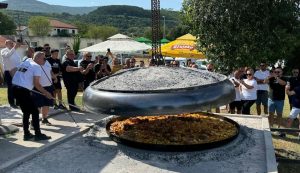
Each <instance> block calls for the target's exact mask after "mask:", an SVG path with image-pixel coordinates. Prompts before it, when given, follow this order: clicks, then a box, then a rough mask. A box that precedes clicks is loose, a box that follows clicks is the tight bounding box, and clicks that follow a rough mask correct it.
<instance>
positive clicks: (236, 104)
mask: <svg viewBox="0 0 300 173" xmlns="http://www.w3.org/2000/svg"><path fill="white" fill-rule="evenodd" d="M233 75H234V76H233V77H231V78H230V79H229V80H230V81H231V82H232V84H233V85H234V88H235V99H234V101H233V102H231V103H229V109H230V113H231V114H235V113H237V114H241V113H242V98H241V92H240V82H239V79H240V71H239V70H236V71H234V73H233ZM235 110H236V111H235Z"/></svg>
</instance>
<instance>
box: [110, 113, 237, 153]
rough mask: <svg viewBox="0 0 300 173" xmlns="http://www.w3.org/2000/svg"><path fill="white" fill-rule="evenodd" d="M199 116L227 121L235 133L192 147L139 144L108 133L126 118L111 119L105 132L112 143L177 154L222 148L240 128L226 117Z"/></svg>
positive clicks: (232, 138)
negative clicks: (232, 126) (225, 137)
mask: <svg viewBox="0 0 300 173" xmlns="http://www.w3.org/2000/svg"><path fill="white" fill-rule="evenodd" d="M201 114H206V115H209V116H213V117H216V118H219V119H223V120H224V121H227V122H229V123H231V124H233V125H234V126H235V127H236V130H237V133H236V134H235V135H234V136H231V137H229V138H227V139H224V140H220V141H215V142H210V143H202V144H193V145H161V144H148V143H141V142H136V141H132V140H128V139H124V138H122V137H119V136H118V135H116V134H114V133H111V132H110V125H111V124H112V123H113V122H115V121H117V120H124V119H126V118H128V117H117V118H113V119H111V120H110V121H109V122H108V123H107V124H106V132H107V134H108V135H109V137H110V138H111V139H112V140H113V141H115V142H117V143H120V144H124V145H127V146H130V147H134V148H140V149H146V150H153V151H177V152H183V151H200V150H205V149H211V148H216V147H220V146H223V145H225V144H227V143H229V142H230V141H232V140H234V139H235V138H236V137H237V136H238V135H239V132H240V126H239V124H238V123H237V122H235V121H233V120H232V119H229V118H227V117H223V116H220V115H215V114H208V113H201Z"/></svg>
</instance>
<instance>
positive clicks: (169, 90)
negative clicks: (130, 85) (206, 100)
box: [91, 67, 227, 93]
mask: <svg viewBox="0 0 300 173" xmlns="http://www.w3.org/2000/svg"><path fill="white" fill-rule="evenodd" d="M166 68H171V67H166ZM181 68H182V67H181ZM138 69H140V68H132V69H128V70H124V71H122V72H119V73H115V74H113V75H111V76H106V77H104V78H101V79H99V80H97V81H95V82H94V83H92V84H91V88H93V89H94V90H97V91H106V92H113V93H165V92H178V91H179V92H180V91H187V90H198V89H201V88H207V87H211V86H215V85H220V84H221V83H224V82H226V79H227V77H226V76H223V78H222V79H220V81H218V82H215V83H211V84H206V85H198V86H191V87H185V88H172V89H158V90H113V89H99V88H95V87H94V85H96V84H98V83H100V82H102V81H104V80H106V79H108V78H110V77H113V76H117V75H121V74H123V73H125V72H127V71H135V70H138ZM189 70H193V71H197V70H195V69H192V68H191V69H189Z"/></svg>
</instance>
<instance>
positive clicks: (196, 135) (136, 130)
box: [109, 113, 238, 145]
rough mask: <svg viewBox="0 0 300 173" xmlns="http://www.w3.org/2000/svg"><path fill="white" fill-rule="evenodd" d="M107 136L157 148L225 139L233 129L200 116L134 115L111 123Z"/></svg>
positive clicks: (230, 125) (220, 121)
mask: <svg viewBox="0 0 300 173" xmlns="http://www.w3.org/2000/svg"><path fill="white" fill-rule="evenodd" d="M109 133H111V134H114V135H116V136H117V137H119V138H123V139H126V140H130V141H136V142H140V143H147V144H160V145H193V144H204V143H211V142H217V141H221V140H225V139H227V138H230V137H233V136H235V135H236V134H237V133H238V129H237V127H236V126H235V125H234V124H232V123H230V122H228V121H225V120H223V119H222V118H218V117H215V116H209V115H206V114H202V113H190V114H179V115H160V116H136V117H130V118H126V119H123V120H116V121H114V122H113V123H111V125H110V127H109Z"/></svg>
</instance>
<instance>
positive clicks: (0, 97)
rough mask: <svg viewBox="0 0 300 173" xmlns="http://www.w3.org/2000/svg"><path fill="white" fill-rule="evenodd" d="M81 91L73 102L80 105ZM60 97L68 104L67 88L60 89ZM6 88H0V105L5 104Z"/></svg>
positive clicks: (6, 102)
mask: <svg viewBox="0 0 300 173" xmlns="http://www.w3.org/2000/svg"><path fill="white" fill-rule="evenodd" d="M82 94H83V93H82V92H78V93H77V96H76V98H75V103H76V105H77V106H80V107H82ZM62 97H63V99H62V100H63V102H64V103H65V104H66V106H68V104H67V103H68V101H67V90H66V89H65V88H63V89H62ZM7 104H8V101H7V88H0V105H7Z"/></svg>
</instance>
